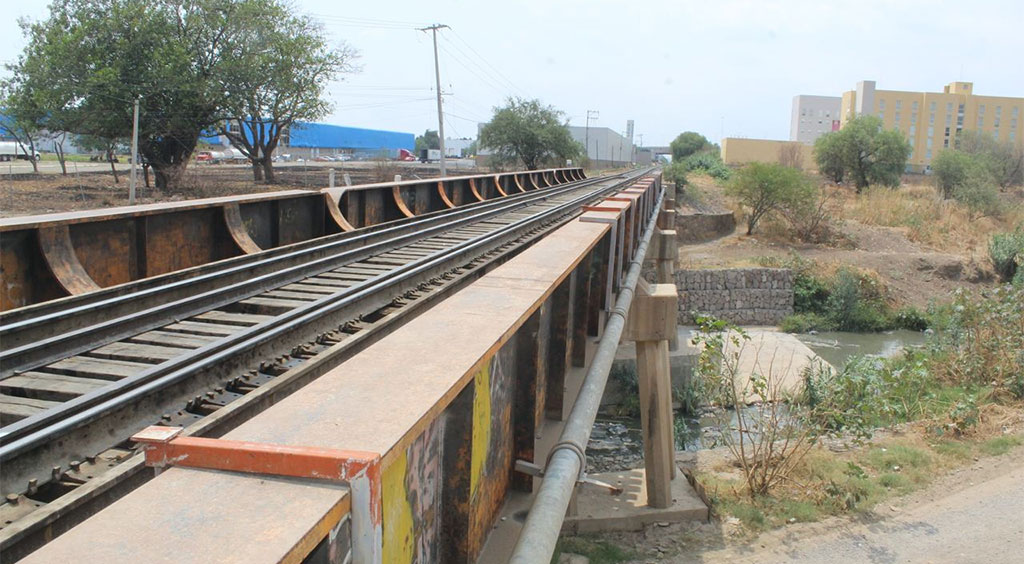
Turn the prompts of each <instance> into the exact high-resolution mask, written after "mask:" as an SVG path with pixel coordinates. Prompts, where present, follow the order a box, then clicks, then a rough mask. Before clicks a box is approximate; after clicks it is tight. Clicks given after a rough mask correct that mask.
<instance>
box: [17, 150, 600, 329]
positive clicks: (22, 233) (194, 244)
mask: <svg viewBox="0 0 1024 564" xmlns="http://www.w3.org/2000/svg"><path fill="white" fill-rule="evenodd" d="M583 178H584V175H583V170H582V169H579V168H567V169H553V170H548V171H530V172H511V173H501V174H484V175H476V176H458V177H448V178H443V179H436V178H435V179H429V180H409V181H402V182H385V183H378V184H365V185H359V186H348V187H344V188H326V189H323V190H320V191H306V190H288V191H280V192H270V193H266V194H249V195H244V196H231V197H224V198H208V199H201V200H191V201H186V202H174V203H163V204H148V205H140V206H128V207H119V208H109V209H103V210H87V211H81V212H69V213H58V214H48V215H39V216H26V217H18V218H6V219H0V311H9V310H12V309H17V308H21V307H25V306H29V305H33V304H38V303H42V302H47V301H50V300H55V299H59V298H62V297H67V296H76V295H80V294H84V293H87V292H91V291H94V290H98V289H101V288H109V287H112V286H117V285H119V284H125V283H128V282H132V281H135V280H141V279H145V278H150V277H153V276H158V275H161V274H166V273H169V272H175V271H179V270H183V269H187V268H191V267H195V266H200V265H203V264H207V263H211V262H215V261H218V260H222V259H226V258H230V257H234V256H239V255H245V254H253V253H257V252H259V251H261V250H266V249H272V248H276V247H280V246H284V245H289V244H292V243H297V242H301V241H307V240H310V239H314V238H317V237H322V236H325V235H330V234H334V233H340V232H345V231H353V230H355V229H359V228H363V227H370V226H374V225H378V224H381V223H386V222H390V221H394V220H398V219H403V218H408V217H415V216H419V215H423V214H426V213H431V212H436V211H440V210H445V209H450V208H454V207H458V206H462V205H465V204H470V203H474V202H479V201H483V200H490V199H494V198H501V197H504V196H507V195H510V194H517V193H520V192H526V191H530V190H536V189H539V188H542V187H547V186H552V185H555V184H564V183H566V182H572V181H576V180H582V179H583Z"/></svg>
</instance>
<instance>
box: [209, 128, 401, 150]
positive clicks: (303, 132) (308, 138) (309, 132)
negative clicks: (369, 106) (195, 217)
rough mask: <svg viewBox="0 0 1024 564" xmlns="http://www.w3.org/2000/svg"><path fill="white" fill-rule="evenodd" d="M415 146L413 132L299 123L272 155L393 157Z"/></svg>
mask: <svg viewBox="0 0 1024 564" xmlns="http://www.w3.org/2000/svg"><path fill="white" fill-rule="evenodd" d="M231 127H235V128H237V127H238V125H237V123H232V124H231ZM203 140H204V141H206V142H208V143H214V144H219V145H221V146H224V147H227V146H228V145H230V143H229V142H228V139H227V137H226V136H224V135H212V136H209V137H204V138H203ZM415 144H416V136H415V135H413V134H412V133H401V132H397V131H383V130H379V129H362V128H359V127H345V126H342V125H331V124H326V123H312V122H298V123H295V124H294V125H292V126H291V127H290V128H288V130H287V131H285V132H284V133H283V134H282V135H281V142H280V144H279V145H278V147H277V150H275V151H274V154H276V155H284V154H288V155H291V158H293V159H298V158H303V159H315V158H317V157H321V156H324V157H326V156H334V155H341V154H346V155H351V156H352V157H354V158H375V157H380V156H386V157H389V158H393V157H395V156H397V154H398V150H399V149H407V150H409V151H412V150H413V148H414V147H415Z"/></svg>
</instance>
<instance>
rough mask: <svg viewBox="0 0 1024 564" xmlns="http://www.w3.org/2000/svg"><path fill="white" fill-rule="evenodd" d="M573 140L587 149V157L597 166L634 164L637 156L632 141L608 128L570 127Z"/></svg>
mask: <svg viewBox="0 0 1024 564" xmlns="http://www.w3.org/2000/svg"><path fill="white" fill-rule="evenodd" d="M569 134H570V135H572V138H573V139H575V140H576V141H578V142H579V143H580V145H584V146H585V147H586V152H587V157H589V158H590V162H591V163H592V164H593V165H595V166H600V165H612V166H614V165H620V164H627V163H632V162H633V160H634V158H635V155H634V154H633V151H634V146H633V142H632V140H630V139H629V138H628V137H625V136H623V135H620V134H619V133H618V132H616V131H615V130H613V129H611V128H608V127H591V128H589V132H588V128H586V127H581V126H578V125H570V126H569Z"/></svg>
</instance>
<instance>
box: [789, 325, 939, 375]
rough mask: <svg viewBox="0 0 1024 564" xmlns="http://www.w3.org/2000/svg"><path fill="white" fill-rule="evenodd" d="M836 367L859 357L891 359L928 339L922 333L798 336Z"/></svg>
mask: <svg viewBox="0 0 1024 564" xmlns="http://www.w3.org/2000/svg"><path fill="white" fill-rule="evenodd" d="M796 337H797V338H798V339H800V340H801V341H803V343H804V344H806V345H807V346H808V347H810V348H811V350H813V351H814V352H815V353H817V354H818V356H820V357H821V358H823V359H824V360H825V362H828V363H829V364H831V365H832V366H835V367H837V368H842V367H843V365H845V364H846V361H847V360H848V359H849V358H850V357H851V356H855V355H871V356H881V357H887V356H892V355H895V354H897V353H899V352H900V351H902V350H903V349H904V347H918V346H921V345H923V344H924V343H925V341H927V340H928V335H926V334H925V333H922V332H920V331H906V330H900V331H886V332H883V333H841V332H823V333H817V334H814V335H811V334H802V335H797V336H796Z"/></svg>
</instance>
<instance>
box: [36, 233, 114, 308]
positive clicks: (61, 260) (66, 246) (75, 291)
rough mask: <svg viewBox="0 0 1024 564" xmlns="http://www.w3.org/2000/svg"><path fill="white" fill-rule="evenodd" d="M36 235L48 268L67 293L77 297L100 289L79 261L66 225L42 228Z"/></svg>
mask: <svg viewBox="0 0 1024 564" xmlns="http://www.w3.org/2000/svg"><path fill="white" fill-rule="evenodd" d="M36 233H37V234H38V237H39V248H40V249H41V250H42V252H43V257H44V258H45V260H46V266H47V268H49V269H50V272H51V273H52V274H53V277H54V278H56V279H57V282H58V283H60V285H61V287H62V288H64V290H65V291H67V292H68V293H69V294H71V295H72V296H77V295H79V294H84V293H86V292H93V291H96V290H99V289H100V285H99V284H97V283H96V281H95V280H93V279H92V277H91V276H89V273H88V272H86V270H85V267H84V266H82V262H81V261H80V260H79V259H78V254H77V253H75V246H74V244H73V243H72V242H71V231H70V230H69V229H68V225H67V224H66V223H65V224H59V225H53V226H49V227H42V228H40V229H39V230H38V231H37V232H36Z"/></svg>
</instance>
